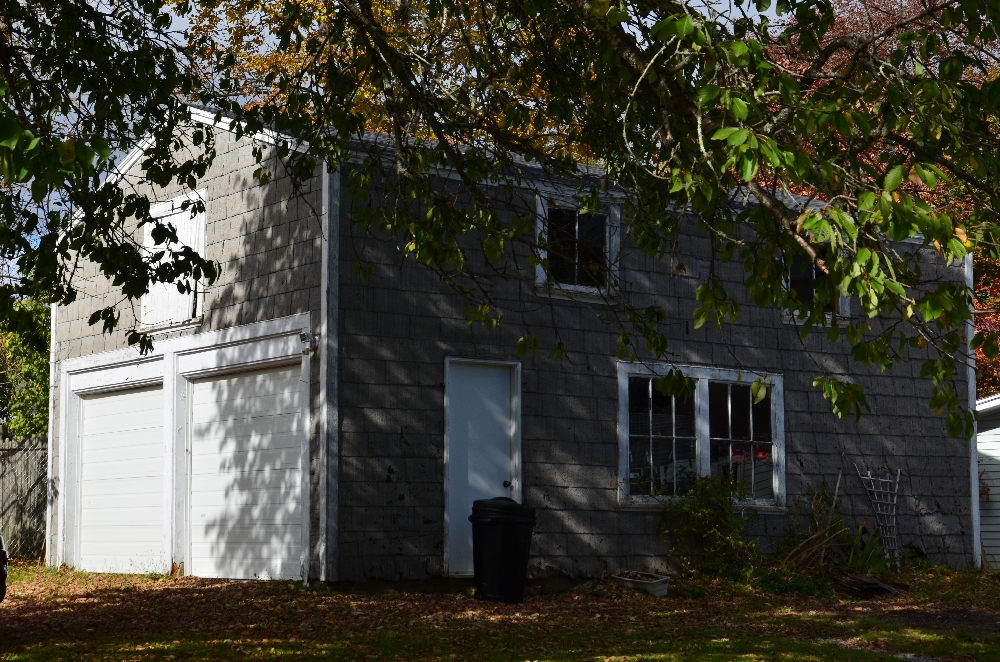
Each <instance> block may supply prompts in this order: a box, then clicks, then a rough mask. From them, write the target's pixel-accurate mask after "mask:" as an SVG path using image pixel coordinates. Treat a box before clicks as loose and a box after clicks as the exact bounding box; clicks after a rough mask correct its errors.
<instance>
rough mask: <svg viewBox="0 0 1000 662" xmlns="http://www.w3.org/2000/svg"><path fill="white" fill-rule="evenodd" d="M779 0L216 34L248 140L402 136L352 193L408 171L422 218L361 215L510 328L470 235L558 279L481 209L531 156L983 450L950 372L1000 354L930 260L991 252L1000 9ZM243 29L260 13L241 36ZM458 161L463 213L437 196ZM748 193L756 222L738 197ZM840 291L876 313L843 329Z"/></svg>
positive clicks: (397, 12)
mask: <svg viewBox="0 0 1000 662" xmlns="http://www.w3.org/2000/svg"><path fill="white" fill-rule="evenodd" d="M770 1H771V0H744V1H743V2H737V3H733V4H729V3H711V2H710V3H703V2H677V1H673V0H669V1H659V0H635V1H623V2H620V3H618V2H611V3H609V2H608V1H607V0H561V1H555V2H553V1H550V0H528V1H527V2H523V1H520V0H519V1H518V2H508V1H506V0H499V1H494V2H489V3H485V2H477V1H476V0H459V1H458V2H440V1H438V0H428V1H425V2H411V1H409V0H399V1H398V2H393V3H389V2H370V1H357V2H354V1H339V2H327V3H314V2H309V1H308V0H299V1H295V2H286V3H285V4H284V5H282V6H281V7H280V9H277V8H275V7H274V6H271V7H266V6H264V5H256V4H255V3H254V2H253V1H252V0H226V1H225V2H222V3H220V4H218V5H216V4H213V5H212V6H211V12H212V14H211V16H212V18H211V19H210V20H202V21H196V25H197V26H199V27H198V29H200V30H202V32H201V33H200V34H201V35H202V36H203V37H205V38H206V43H207V41H209V40H211V39H214V40H215V44H216V48H218V49H220V50H221V51H222V52H223V53H225V54H226V55H227V56H228V57H229V58H230V59H229V61H230V62H231V63H232V64H233V65H234V66H232V67H230V68H228V69H227V71H226V76H225V78H224V80H223V87H224V88H226V90H227V91H228V95H229V96H228V98H224V97H223V98H218V97H217V98H215V99H213V101H214V102H215V103H217V104H219V105H220V106H222V107H225V108H226V109H227V111H228V112H231V113H233V114H234V115H236V116H238V117H240V118H241V119H242V120H245V121H247V126H248V127H250V128H251V129H253V128H254V127H256V128H260V127H263V126H264V125H274V126H275V127H277V128H278V129H280V130H282V131H286V132H288V133H289V134H291V135H294V136H297V137H300V138H304V139H306V140H308V144H309V148H308V150H306V151H304V152H302V153H293V154H290V155H289V158H288V162H289V163H290V164H292V168H293V171H295V172H301V173H310V172H312V166H313V165H314V164H315V163H316V162H317V160H318V159H325V160H329V161H332V162H334V163H337V162H341V161H343V160H344V159H345V156H346V154H347V153H348V151H349V148H350V145H351V141H352V140H355V141H356V140H357V139H358V138H359V137H360V135H361V134H362V132H363V131H365V130H376V131H379V132H380V133H381V134H383V135H384V136H387V137H388V138H387V140H386V141H385V142H384V143H380V144H379V146H378V147H377V148H372V149H371V152H370V154H369V159H368V160H367V162H366V165H365V168H364V169H363V170H362V172H361V173H360V174H359V175H358V176H357V177H356V180H355V184H356V185H357V186H365V185H367V184H368V183H370V182H371V181H372V177H373V174H374V173H375V172H376V171H380V170H383V169H385V166H386V164H390V165H391V168H392V173H393V175H394V181H395V182H397V185H396V191H395V194H394V196H395V200H396V201H397V202H398V201H399V200H407V199H409V200H412V199H417V200H419V201H421V202H422V203H423V206H421V208H420V211H419V214H417V213H415V212H414V209H415V207H416V206H415V205H413V204H398V203H397V204H393V205H390V204H382V205H381V208H374V207H373V209H372V210H371V213H370V214H369V215H367V216H366V215H364V214H363V213H362V214H361V216H360V221H361V223H362V224H365V225H367V226H369V227H377V228H379V229H381V230H384V231H388V232H393V233H396V234H400V235H403V236H404V237H405V239H406V241H407V243H406V246H407V251H408V252H409V254H410V255H411V256H413V257H414V258H415V259H417V260H419V261H421V262H423V263H425V264H428V265H430V266H431V267H433V268H435V269H437V270H439V271H440V272H441V273H442V275H443V276H444V277H445V278H446V279H448V280H449V282H452V283H453V284H455V285H456V287H458V288H459V289H461V290H462V291H463V292H464V293H466V294H467V295H468V296H470V297H472V298H473V299H476V300H477V304H478V306H477V307H476V308H475V309H472V310H470V313H469V314H470V316H471V317H472V318H475V319H479V320H480V321H487V322H490V323H497V322H498V321H499V320H500V319H502V315H503V310H502V309H500V308H499V307H498V305H497V303H496V302H495V301H493V300H492V298H491V297H490V290H489V288H488V287H483V286H481V285H479V286H477V282H478V281H477V279H476V278H475V276H476V274H475V273H474V271H475V270H474V268H473V267H471V266H470V264H471V262H470V260H469V259H468V257H467V256H466V253H465V250H464V248H463V246H465V244H463V243H462V242H461V241H459V240H460V238H462V237H463V236H466V235H471V236H475V237H477V238H478V240H479V248H481V249H483V250H484V252H485V254H486V256H487V257H488V259H489V260H490V262H491V264H492V265H494V266H495V267H497V271H498V272H501V273H504V274H506V275H509V274H511V273H515V272H516V269H514V268H511V267H510V265H511V264H512V263H513V260H512V258H511V255H512V254H513V252H514V247H515V246H516V245H522V244H523V245H526V246H527V247H528V248H529V249H530V251H531V253H532V255H533V257H534V259H535V261H537V262H540V263H541V264H542V265H543V266H546V267H548V263H547V260H546V256H545V254H544V253H543V252H542V251H543V250H544V249H545V248H546V246H545V242H544V237H536V236H535V235H534V231H533V228H534V225H533V220H532V219H531V218H530V213H525V214H524V216H523V217H518V218H515V219H514V221H513V222H509V221H505V222H501V221H500V219H499V218H498V217H497V215H496V213H495V212H493V211H492V210H491V209H490V208H489V198H488V196H487V195H486V193H485V191H484V189H485V187H486V186H487V185H489V184H496V183H498V182H499V183H504V184H513V183H518V182H519V176H520V175H519V172H520V170H519V161H518V158H517V156H516V155H520V156H523V157H524V158H525V159H527V160H528V161H529V162H533V163H534V164H537V165H539V166H541V167H543V168H545V169H546V171H548V172H550V173H553V174H558V175H561V176H564V177H568V178H571V179H573V180H574V181H576V182H577V185H578V186H579V188H580V191H581V193H582V194H583V195H584V197H585V202H584V206H585V207H586V206H587V205H591V206H593V205H598V204H599V202H598V201H597V194H598V192H599V190H600V189H601V188H602V187H604V188H607V187H609V186H614V187H618V188H619V189H620V190H622V191H624V192H625V195H626V197H627V200H628V203H629V204H628V206H627V209H626V212H625V219H624V227H625V230H626V233H627V235H628V236H629V237H630V239H631V241H633V242H634V243H635V244H636V245H637V246H638V247H639V249H640V250H641V251H643V252H644V253H646V254H647V255H649V256H653V257H656V258H661V259H663V258H665V257H667V256H670V255H671V254H672V253H673V252H674V251H675V249H676V246H677V239H678V236H679V233H680V232H681V231H682V229H683V228H684V227H685V226H686V225H692V226H695V225H696V226H697V228H698V229H699V230H700V231H702V232H705V233H707V234H708V236H709V237H711V239H712V242H713V250H714V258H715V259H714V261H713V264H714V263H715V262H716V261H722V262H725V261H738V262H739V263H741V264H742V266H743V268H744V270H745V272H746V278H745V282H746V287H747V289H748V291H749V293H750V294H751V295H752V296H753V298H754V300H755V302H756V303H757V304H758V305H761V306H780V307H781V308H783V309H784V310H786V311H789V312H790V313H793V314H794V316H795V317H796V319H797V320H798V322H799V324H800V328H801V333H802V334H803V335H808V334H809V333H810V332H812V331H813V330H814V329H815V328H816V327H826V329H825V332H826V334H827V335H828V337H829V338H830V339H831V340H838V339H842V340H844V341H845V342H847V343H848V344H849V345H850V347H851V351H852V354H853V358H854V360H856V361H858V362H860V363H862V364H865V365H874V366H878V367H879V368H881V369H888V368H890V367H892V366H893V365H894V364H895V363H896V362H897V361H899V360H903V359H905V358H907V357H908V356H914V357H917V358H918V359H919V360H921V361H923V364H922V368H921V373H922V374H923V375H924V376H925V377H927V378H928V379H929V380H931V382H932V383H933V385H934V394H933V397H932V399H931V403H930V404H931V406H932V407H933V408H935V409H936V410H937V411H938V413H939V414H944V415H946V416H947V418H946V422H947V429H948V431H949V433H950V434H953V435H959V434H962V433H964V434H965V435H971V433H972V429H973V428H972V424H973V420H974V419H973V414H972V413H971V412H967V411H964V408H963V403H964V401H965V398H966V396H965V393H964V392H959V390H958V389H957V388H956V386H955V381H954V380H955V377H956V374H957V372H956V371H957V370H958V369H959V367H960V366H964V365H965V364H966V361H967V360H968V359H969V355H970V352H969V343H971V345H972V346H973V348H978V349H979V350H980V351H982V352H984V354H985V356H988V357H995V356H996V355H997V341H996V338H995V336H993V335H990V334H977V335H976V336H975V337H974V338H970V337H968V329H969V324H970V322H971V312H970V311H971V308H972V291H971V289H970V288H969V287H968V286H967V285H966V283H965V282H964V280H963V279H962V278H961V277H958V278H956V279H954V280H952V279H942V278H940V274H938V273H935V272H934V270H932V269H929V268H928V256H929V255H931V251H933V252H934V253H936V254H937V256H938V257H937V258H936V259H938V260H940V261H943V262H944V263H947V264H952V265H959V266H960V265H961V263H962V261H963V260H964V259H965V257H966V255H967V254H968V253H969V251H970V250H972V249H974V248H978V249H980V250H981V251H983V252H984V254H985V255H987V256H992V257H996V255H997V244H996V222H995V218H996V209H997V203H998V191H1000V188H998V184H1000V162H998V160H997V154H998V150H997V147H998V143H997V132H996V130H995V129H996V124H995V121H996V112H997V105H998V103H1000V81H997V80H995V77H994V76H993V75H992V72H993V71H994V69H995V66H996V55H997V49H996V42H997V34H996V29H995V27H994V26H995V24H996V22H995V19H996V18H997V17H998V16H1000V14H998V12H1000V3H998V2H996V0H940V1H939V0H901V1H900V2H899V3H895V4H894V5H893V6H892V7H885V6H883V5H880V4H876V3H874V2H867V0H864V1H857V0H854V1H852V0H842V1H841V2H840V3H839V4H837V5H835V4H833V3H831V2H829V1H828V0H778V4H777V6H776V7H775V10H776V13H777V16H778V17H779V20H778V21H774V22H772V21H770V20H769V19H768V18H767V17H766V15H764V14H762V13H761V12H766V11H767V10H768V9H769V5H770ZM223 8H224V11H222V9H223ZM226 15H229V16H234V15H235V16H244V17H246V16H250V15H252V16H255V17H256V20H255V21H243V22H242V23H241V30H240V31H237V32H236V33H234V32H232V31H231V30H230V31H227V27H226V25H225V22H224V21H221V20H219V17H220V16H226ZM209 59H215V60H220V59H223V58H222V56H221V55H219V54H217V53H215V54H213V55H212V56H211V58H209ZM355 144H356V143H355ZM581 164H594V165H598V166H600V167H601V168H602V169H603V173H604V174H603V175H602V176H601V177H600V178H599V179H598V180H594V179H590V178H588V177H586V176H584V174H583V172H582V171H581V170H580V168H579V166H580V165H581ZM438 168H449V169H451V170H452V171H453V172H454V173H456V174H457V176H458V177H459V178H460V180H461V182H462V185H463V187H464V189H465V193H466V194H467V196H466V197H456V196H455V195H454V194H453V192H452V191H450V190H447V191H442V190H439V189H435V187H433V186H432V185H431V183H430V176H431V175H432V174H433V173H434V172H435V171H436V169H438ZM262 176H263V177H265V178H266V177H267V173H266V172H265V173H263V174H262ZM588 195H589V197H588ZM796 195H798V196H804V198H802V197H795V196H796ZM745 197H750V198H752V199H754V200H756V201H757V202H759V204H756V205H750V206H738V205H733V204H732V202H733V201H734V200H739V199H741V198H745ZM804 201H805V202H808V203H811V204H805V203H804ZM904 241H905V242H907V243H905V244H904V243H901V242H904ZM917 247H921V248H923V249H927V250H922V251H921V250H916V248H917ZM795 256H800V259H801V258H802V257H804V258H805V259H806V260H808V261H810V262H812V264H813V265H814V267H815V269H816V271H817V273H818V274H820V278H819V283H820V284H819V286H818V287H817V291H816V294H815V296H814V297H813V300H812V301H811V302H803V301H801V300H800V299H799V297H798V296H797V294H796V293H795V292H794V291H793V290H792V289H791V288H789V287H788V286H787V284H786V278H785V274H787V273H788V272H789V268H790V265H791V263H792V261H793V259H794V258H795ZM715 273H716V271H715V269H714V268H712V269H711V270H710V273H709V275H708V277H707V282H704V283H702V284H701V285H700V287H698V289H697V295H696V296H697V299H698V304H699V305H698V307H697V309H696V310H695V320H694V322H695V325H696V326H701V325H703V324H711V325H715V326H718V327H719V328H720V329H721V328H723V326H724V325H725V324H726V323H727V322H731V321H733V320H735V319H736V318H737V317H738V315H739V314H740V309H739V305H738V302H737V300H736V298H734V297H733V296H732V294H731V293H730V292H728V291H727V290H726V287H725V286H724V285H723V283H722V282H721V281H720V280H719V279H718V278H717V277H716V275H715ZM609 291H611V292H613V291H614V287H611V288H609ZM842 296H844V297H854V300H855V301H857V302H858V304H860V310H859V311H858V312H860V314H859V315H855V316H854V317H853V318H851V319H849V320H841V319H837V318H836V317H834V318H833V319H832V320H829V321H828V317H827V315H826V311H828V310H829V309H830V307H831V305H832V304H833V302H835V301H836V300H837V299H838V298H839V297H842ZM621 305H622V307H623V311H624V312H623V314H622V315H621V316H620V318H619V323H620V324H621V336H620V345H621V354H622V356H623V357H630V356H631V357H635V356H636V355H637V353H638V352H639V347H637V345H636V343H639V345H640V346H641V345H642V344H643V343H644V344H645V346H646V349H648V350H651V351H652V352H654V353H656V354H661V355H662V354H664V353H666V352H667V351H668V348H667V342H666V337H665V334H664V333H663V326H662V325H663V323H664V322H666V321H667V319H668V317H669V311H666V310H663V309H661V308H657V307H651V308H642V309H640V308H637V307H635V306H632V305H630V302H629V301H628V298H627V297H623V300H622V301H621ZM536 346H537V344H535V343H534V341H533V339H532V338H530V337H525V338H522V342H521V343H520V344H519V347H520V348H521V349H522V351H524V350H530V349H533V348H534V347H536ZM559 349H560V348H556V350H557V351H558V350H559ZM817 370H818V371H819V372H820V376H819V377H818V378H817V380H816V386H818V387H820V388H822V390H823V392H824V394H825V395H826V397H827V398H829V399H830V401H831V403H832V406H833V410H834V412H835V413H837V414H838V415H847V414H852V413H853V414H855V415H856V416H860V414H861V411H862V409H865V408H867V403H866V401H865V398H864V394H863V392H862V391H861V389H860V388H859V387H858V386H857V385H856V384H853V383H850V382H849V381H847V380H844V379H842V378H840V377H838V376H837V375H835V374H831V373H828V372H825V370H826V368H821V367H817Z"/></svg>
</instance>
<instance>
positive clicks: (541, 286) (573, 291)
mask: <svg viewBox="0 0 1000 662" xmlns="http://www.w3.org/2000/svg"><path fill="white" fill-rule="evenodd" d="M535 203H536V208H537V209H536V216H535V219H536V220H535V236H536V237H545V238H546V239H547V238H548V236H549V235H548V220H549V207H550V206H551V207H555V208H556V209H567V210H570V209H573V210H576V211H577V212H578V213H579V209H580V202H579V200H575V199H570V198H555V197H545V196H542V195H536V196H535ZM601 203H602V209H601V211H600V212H599V213H606V214H607V216H608V223H607V227H606V229H605V232H606V235H605V238H604V241H605V247H606V249H607V257H608V282H607V285H606V286H605V287H603V288H601V287H592V286H590V285H573V284H570V283H558V282H556V281H550V280H549V276H548V274H547V273H546V272H545V269H544V268H543V267H542V265H541V264H538V265H536V266H535V289H536V290H537V291H539V292H544V293H546V294H553V295H559V294H563V295H566V296H568V297H570V298H576V297H578V296H579V295H583V296H584V297H587V296H588V295H589V296H593V295H597V296H598V297H601V298H602V300H603V297H605V296H607V295H609V294H611V292H612V291H613V290H614V289H615V288H614V283H616V282H618V261H619V260H618V258H619V252H620V250H621V225H622V207H621V203H619V202H615V201H611V200H602V201H601ZM538 257H539V258H540V259H542V260H544V259H546V258H548V251H547V250H545V249H544V248H539V249H538Z"/></svg>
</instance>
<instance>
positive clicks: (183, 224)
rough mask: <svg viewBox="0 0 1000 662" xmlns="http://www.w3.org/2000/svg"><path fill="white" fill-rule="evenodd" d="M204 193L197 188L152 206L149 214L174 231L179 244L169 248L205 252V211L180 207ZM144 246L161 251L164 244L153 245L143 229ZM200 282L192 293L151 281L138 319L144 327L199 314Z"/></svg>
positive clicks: (201, 296)
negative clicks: (199, 211) (194, 191)
mask: <svg viewBox="0 0 1000 662" xmlns="http://www.w3.org/2000/svg"><path fill="white" fill-rule="evenodd" d="M204 195H205V192H204V191H198V192H197V193H191V194H188V195H183V196H180V197H177V198H174V199H173V200H170V201H169V202H164V203H161V204H158V205H153V206H152V207H151V208H150V213H151V214H152V215H153V216H154V217H156V218H158V219H160V220H161V221H163V222H165V223H170V224H171V225H173V226H174V229H175V230H176V231H177V239H178V240H179V244H177V245H174V244H171V245H169V246H168V247H169V248H172V249H174V250H176V249H178V248H180V247H181V246H190V247H191V248H192V249H194V250H195V251H197V252H198V253H199V254H201V255H204V253H205V214H204V212H202V213H199V214H196V215H195V216H193V217H192V216H191V209H190V207H188V208H187V209H182V205H183V204H184V202H185V201H187V200H194V199H197V197H198V196H201V197H202V199H204ZM143 246H144V247H145V248H146V249H147V250H149V251H161V250H164V248H165V245H164V244H160V245H156V244H155V243H154V242H153V237H152V235H151V233H150V232H149V228H148V227H147V228H146V232H145V236H144V237H143ZM199 285H200V284H198V283H195V287H194V289H193V291H192V292H184V293H182V292H180V291H178V289H177V285H175V284H174V283H153V284H152V285H150V287H149V292H147V293H146V294H145V295H144V296H143V297H142V303H141V306H140V315H141V319H140V322H141V324H142V326H143V327H144V328H156V327H169V326H175V325H178V324H184V323H185V322H188V321H190V320H192V319H194V318H196V317H198V316H199V315H201V313H202V311H201V307H202V303H203V301H204V292H203V291H202V290H201V287H200V286H199Z"/></svg>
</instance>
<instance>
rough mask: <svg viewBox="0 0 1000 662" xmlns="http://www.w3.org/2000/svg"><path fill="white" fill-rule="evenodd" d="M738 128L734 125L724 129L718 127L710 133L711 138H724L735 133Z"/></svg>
mask: <svg viewBox="0 0 1000 662" xmlns="http://www.w3.org/2000/svg"><path fill="white" fill-rule="evenodd" d="M738 130H739V129H737V128H736V127H726V128H725V129H719V130H718V131H716V132H715V133H713V134H712V138H711V140H725V139H726V138H728V137H729V136H731V135H733V134H734V133H736V132H737V131H738Z"/></svg>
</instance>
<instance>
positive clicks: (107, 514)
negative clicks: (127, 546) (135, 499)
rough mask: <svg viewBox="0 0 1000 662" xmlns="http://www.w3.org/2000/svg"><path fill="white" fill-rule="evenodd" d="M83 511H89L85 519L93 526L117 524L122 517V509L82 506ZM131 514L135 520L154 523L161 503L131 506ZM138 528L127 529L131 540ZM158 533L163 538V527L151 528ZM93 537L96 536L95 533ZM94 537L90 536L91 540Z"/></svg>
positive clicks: (136, 526) (160, 509)
mask: <svg viewBox="0 0 1000 662" xmlns="http://www.w3.org/2000/svg"><path fill="white" fill-rule="evenodd" d="M144 500H145V501H152V499H144ZM84 510H87V511H89V512H88V513H87V518H88V520H89V521H90V522H92V523H94V524H117V523H118V522H119V521H120V520H121V517H122V510H123V509H122V508H114V507H102V506H100V505H97V506H94V507H90V508H88V507H87V504H84ZM130 510H131V512H132V513H134V514H135V516H136V517H137V518H141V517H145V518H146V519H148V520H150V521H156V519H157V518H158V517H159V514H160V512H161V511H162V510H163V504H162V503H155V504H154V503H147V504H145V505H133V506H132V507H131V508H130ZM139 528H140V526H138V525H134V526H131V527H129V537H130V538H132V537H133V536H132V533H133V532H135V531H138V530H139ZM153 528H156V529H157V531H159V534H158V535H159V538H160V539H162V538H163V527H162V526H161V527H158V528H157V527H153ZM94 535H98V534H97V533H95V534H94ZM93 537H94V536H93V535H92V536H91V538H93Z"/></svg>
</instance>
